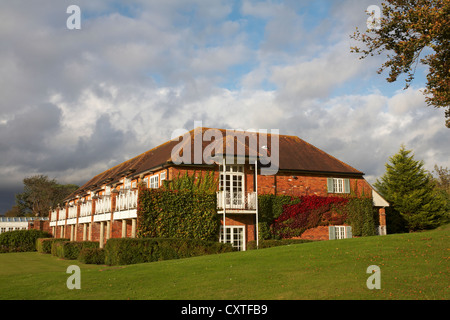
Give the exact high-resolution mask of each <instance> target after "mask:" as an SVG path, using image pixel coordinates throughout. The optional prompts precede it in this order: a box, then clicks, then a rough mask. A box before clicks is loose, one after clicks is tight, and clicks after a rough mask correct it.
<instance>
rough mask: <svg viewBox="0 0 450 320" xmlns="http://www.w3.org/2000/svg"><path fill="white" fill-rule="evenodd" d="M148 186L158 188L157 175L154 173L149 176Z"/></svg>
mask: <svg viewBox="0 0 450 320" xmlns="http://www.w3.org/2000/svg"><path fill="white" fill-rule="evenodd" d="M149 187H150V188H154V189H157V188H159V175H157V174H155V175H154V176H151V177H150V185H149Z"/></svg>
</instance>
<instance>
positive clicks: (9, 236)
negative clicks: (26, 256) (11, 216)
mask: <svg viewBox="0 0 450 320" xmlns="http://www.w3.org/2000/svg"><path fill="white" fill-rule="evenodd" d="M50 236H51V235H50V234H49V233H48V232H45V231H42V230H15V231H8V232H4V233H2V234H0V252H25V251H35V250H36V246H35V243H36V239H38V238H48V237H50Z"/></svg>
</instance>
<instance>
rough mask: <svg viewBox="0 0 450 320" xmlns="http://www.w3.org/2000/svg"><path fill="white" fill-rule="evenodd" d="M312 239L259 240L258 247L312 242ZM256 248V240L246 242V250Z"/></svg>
mask: <svg viewBox="0 0 450 320" xmlns="http://www.w3.org/2000/svg"><path fill="white" fill-rule="evenodd" d="M313 241H314V240H304V239H283V240H260V241H259V249H263V248H270V247H277V246H285V245H289V244H300V243H307V242H313ZM253 249H256V241H255V240H252V241H249V242H248V243H247V250H253Z"/></svg>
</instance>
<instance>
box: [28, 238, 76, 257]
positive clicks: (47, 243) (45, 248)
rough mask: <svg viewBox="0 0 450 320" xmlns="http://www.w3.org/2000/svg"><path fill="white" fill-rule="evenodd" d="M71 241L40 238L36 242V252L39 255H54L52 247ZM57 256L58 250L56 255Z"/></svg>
mask: <svg viewBox="0 0 450 320" xmlns="http://www.w3.org/2000/svg"><path fill="white" fill-rule="evenodd" d="M69 240H70V239H65V238H60V239H55V238H39V239H37V240H36V250H37V252H39V253H52V245H53V243H54V242H58V241H69ZM54 255H56V249H55V254H54Z"/></svg>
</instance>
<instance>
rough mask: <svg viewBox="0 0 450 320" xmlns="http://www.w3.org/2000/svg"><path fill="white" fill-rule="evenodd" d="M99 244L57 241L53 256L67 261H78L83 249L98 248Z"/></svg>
mask: <svg viewBox="0 0 450 320" xmlns="http://www.w3.org/2000/svg"><path fill="white" fill-rule="evenodd" d="M98 247H99V243H98V242H95V241H57V242H53V244H52V254H54V255H56V256H57V257H59V258H62V259H67V260H76V259H78V256H79V254H80V251H81V249H84V248H98Z"/></svg>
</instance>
